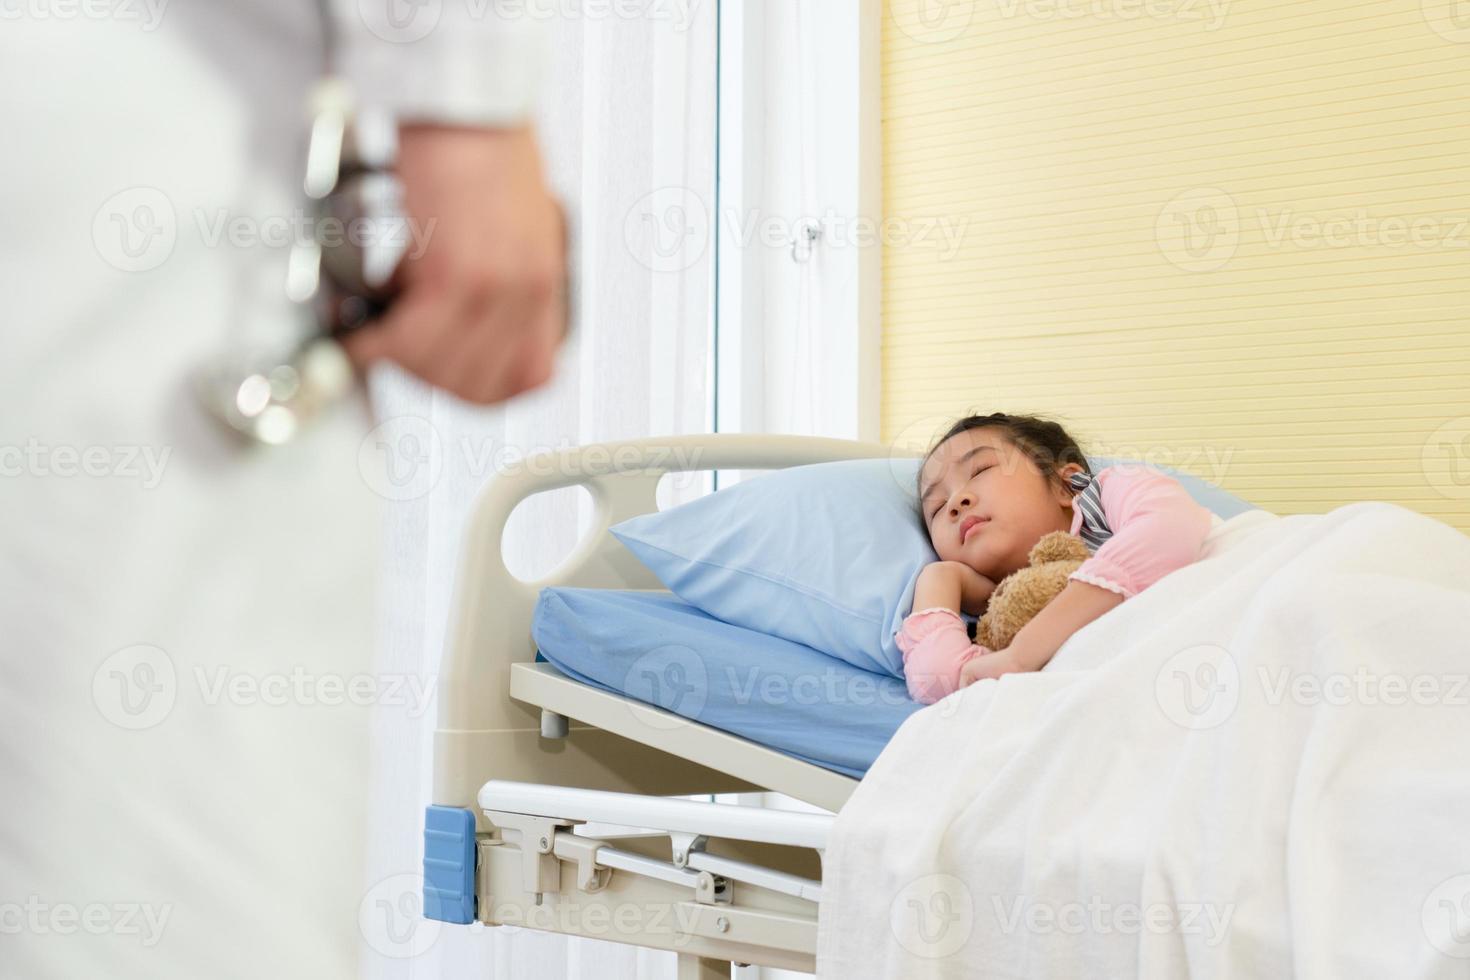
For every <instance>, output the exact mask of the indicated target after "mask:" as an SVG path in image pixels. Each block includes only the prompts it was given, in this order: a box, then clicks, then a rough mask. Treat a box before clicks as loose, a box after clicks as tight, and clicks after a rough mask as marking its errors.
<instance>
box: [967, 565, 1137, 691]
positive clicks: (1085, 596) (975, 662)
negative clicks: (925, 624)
mask: <svg viewBox="0 0 1470 980" xmlns="http://www.w3.org/2000/svg"><path fill="white" fill-rule="evenodd" d="M1122 601H1123V597H1122V596H1121V595H1119V594H1118V593H1116V592H1113V591H1110V590H1108V589H1104V588H1101V587H1099V586H1096V585H1090V584H1088V583H1087V582H1082V581H1079V580H1078V579H1073V580H1072V581H1070V582H1068V583H1067V587H1066V588H1065V589H1063V590H1062V591H1061V594H1060V595H1058V596H1057V597H1056V598H1055V599H1053V600H1052V601H1051V602H1048V603H1047V604H1046V607H1045V608H1044V609H1042V610H1041V612H1039V613H1037V614H1036V618H1035V619H1033V620H1031V622H1029V623H1027V624H1026V625H1025V626H1022V627H1021V629H1020V631H1019V632H1017V633H1016V636H1015V638H1014V639H1013V640H1011V645H1010V646H1008V647H1006V648H1005V649H1004V650H998V651H996V652H995V653H989V654H985V655H983V656H979V657H974V658H972V659H970V660H968V661H966V663H965V665H964V667H963V669H962V670H961V671H960V686H961V687H965V686H966V685H969V684H972V683H974V682H975V681H978V680H981V679H983V678H986V677H999V676H1000V675H1001V674H1010V673H1014V672H1016V671H1022V670H1040V669H1041V668H1042V667H1044V666H1045V665H1046V662H1047V661H1048V660H1050V659H1051V658H1052V654H1054V653H1056V652H1057V651H1058V650H1060V649H1061V647H1062V644H1063V643H1065V642H1067V637H1069V636H1071V635H1072V634H1073V633H1075V632H1077V631H1078V630H1080V629H1081V628H1082V627H1084V626H1086V625H1087V624H1088V623H1090V622H1092V621H1093V620H1094V619H1097V618H1098V617H1099V616H1101V615H1102V614H1103V613H1105V612H1107V611H1108V610H1109V609H1113V608H1114V607H1116V606H1117V605H1118V604H1119V603H1121V602H1122Z"/></svg>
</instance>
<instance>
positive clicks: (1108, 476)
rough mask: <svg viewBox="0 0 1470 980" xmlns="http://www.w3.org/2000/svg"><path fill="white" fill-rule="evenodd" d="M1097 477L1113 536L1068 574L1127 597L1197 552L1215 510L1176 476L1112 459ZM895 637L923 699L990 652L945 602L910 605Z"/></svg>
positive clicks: (912, 687) (947, 687)
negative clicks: (924, 606)
mask: <svg viewBox="0 0 1470 980" xmlns="http://www.w3.org/2000/svg"><path fill="white" fill-rule="evenodd" d="M1093 479H1094V480H1095V481H1096V483H1097V488H1098V497H1099V499H1100V501H1101V503H1102V510H1103V517H1104V518H1105V519H1106V520H1107V524H1108V527H1109V528H1110V529H1111V530H1112V532H1113V536H1112V537H1110V538H1109V539H1108V540H1107V541H1105V542H1103V544H1102V545H1101V546H1100V547H1099V548H1098V549H1097V552H1096V553H1095V554H1093V555H1092V557H1091V558H1089V559H1088V560H1087V561H1085V562H1083V563H1082V566H1081V567H1080V568H1078V569H1077V570H1076V571H1075V572H1073V573H1072V574H1071V575H1069V576H1068V578H1069V579H1077V580H1079V581H1082V582H1087V583H1089V584H1090V585H1096V586H1099V587H1101V588H1104V589H1109V590H1111V591H1113V592H1116V593H1118V594H1119V595H1121V596H1122V597H1123V598H1124V599H1127V598H1130V597H1131V596H1134V595H1137V594H1138V593H1139V592H1142V591H1143V590H1144V589H1146V588H1148V587H1149V586H1150V585H1152V584H1153V583H1155V582H1157V581H1158V580H1159V579H1161V578H1163V577H1164V576H1165V575H1168V574H1169V573H1170V572H1172V571H1174V570H1175V569H1178V568H1183V567H1184V566H1185V565H1188V564H1190V563H1191V562H1193V561H1194V560H1195V559H1196V558H1198V557H1199V553H1200V548H1201V546H1203V544H1204V541H1205V538H1206V536H1208V535H1209V533H1210V529H1211V528H1212V527H1213V526H1214V524H1215V521H1216V518H1215V516H1214V515H1213V514H1211V513H1210V511H1209V510H1207V509H1206V508H1204V507H1202V506H1200V505H1199V504H1197V503H1195V501H1194V498H1193V497H1191V496H1190V495H1189V491H1187V490H1185V489H1184V487H1183V485H1182V484H1180V483H1179V481H1178V480H1175V479H1174V478H1173V477H1171V476H1168V475H1166V474H1164V473H1160V472H1159V471H1157V470H1153V469H1149V468H1147V467H1144V466H1110V467H1108V468H1107V469H1104V470H1102V471H1101V472H1099V473H1097V474H1095V475H1094V477H1093ZM1082 517H1083V515H1082V510H1081V509H1080V508H1074V513H1073V516H1072V528H1071V533H1073V534H1076V533H1077V532H1078V531H1079V530H1080V529H1081V527H1082ZM894 639H895V642H896V643H897V644H898V648H899V650H900V651H902V653H903V667H904V677H905V678H906V680H907V682H908V689H909V696H910V697H912V698H913V699H914V700H915V701H919V702H921V703H923V704H933V703H934V702H935V701H938V700H939V699H940V698H942V697H944V696H945V695H946V694H949V693H951V692H952V691H955V690H957V689H958V688H959V680H960V668H961V667H963V666H964V665H965V663H966V662H967V661H969V660H970V659H971V658H973V657H977V656H979V655H980V654H982V653H988V652H989V651H988V650H986V649H985V648H984V647H982V646H979V645H977V644H975V643H972V642H970V636H969V634H968V633H967V632H966V630H965V621H964V619H963V618H961V616H960V614H959V613H958V612H956V611H955V610H953V609H945V608H944V607H942V606H935V607H933V608H929V609H917V610H915V611H913V612H912V613H910V614H909V616H908V618H906V619H905V620H904V621H903V626H902V627H901V628H900V629H899V631H898V634H897V635H896V636H895V638H894Z"/></svg>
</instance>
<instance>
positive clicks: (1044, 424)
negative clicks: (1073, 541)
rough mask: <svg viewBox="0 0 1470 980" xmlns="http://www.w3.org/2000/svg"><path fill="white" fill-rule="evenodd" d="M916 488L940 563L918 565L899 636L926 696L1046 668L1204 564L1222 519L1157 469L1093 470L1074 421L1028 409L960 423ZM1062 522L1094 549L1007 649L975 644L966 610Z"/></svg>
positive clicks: (979, 606)
mask: <svg viewBox="0 0 1470 980" xmlns="http://www.w3.org/2000/svg"><path fill="white" fill-rule="evenodd" d="M918 493H919V510H920V515H919V516H920V520H922V521H923V523H924V526H925V528H926V529H927V530H928V532H929V539H930V541H931V542H932V543H933V545H934V551H935V554H937V555H938V556H939V561H936V562H933V563H931V564H929V565H927V566H925V567H924V569H923V570H922V571H921V572H920V573H919V579H918V583H917V585H916V587H915V590H914V605H913V612H911V613H910V614H909V616H908V617H907V618H906V619H905V620H904V622H903V626H902V628H901V629H900V630H899V633H898V635H897V637H896V642H897V644H898V648H899V650H900V651H902V653H903V664H904V676H905V678H906V679H907V682H908V689H909V694H910V696H912V697H913V698H914V700H916V701H920V702H923V703H924V704H932V703H933V702H935V701H937V700H939V699H940V698H942V697H944V696H945V695H946V694H949V693H951V692H952V691H955V690H957V689H958V688H961V687H965V686H967V685H969V684H972V683H974V682H975V681H977V680H981V679H983V678H988V677H999V676H1000V675H1002V674H1008V673H1012V672H1015V671H1030V670H1039V669H1041V667H1042V666H1043V665H1045V664H1046V662H1047V661H1048V660H1050V659H1051V657H1052V654H1054V653H1056V651H1057V650H1058V649H1059V648H1060V647H1061V645H1062V644H1063V643H1064V642H1065V641H1066V639H1067V638H1068V637H1069V636H1071V635H1072V634H1073V633H1075V632H1076V631H1077V630H1079V629H1081V628H1082V627H1083V626H1086V625H1087V624H1088V623H1090V622H1092V621H1093V620H1094V619H1097V618H1098V617H1099V616H1101V615H1102V614H1103V613H1105V612H1107V611H1108V610H1110V609H1112V608H1113V607H1115V606H1117V605H1118V604H1119V603H1121V602H1122V601H1123V600H1124V599H1127V598H1129V597H1130V596H1133V595H1136V594H1137V593H1139V592H1141V591H1143V590H1144V589H1146V588H1148V587H1149V586H1150V585H1152V584H1153V583H1154V582H1156V581H1158V580H1159V579H1161V578H1163V577H1164V576H1165V575H1167V574H1169V573H1170V572H1172V571H1174V570H1175V569H1177V568H1182V567H1183V566H1185V565H1188V564H1190V563H1191V562H1193V561H1195V560H1196V559H1197V558H1198V557H1199V555H1200V549H1201V547H1202V546H1203V544H1204V541H1205V537H1206V536H1207V535H1208V534H1209V533H1210V530H1211V528H1212V527H1213V526H1214V524H1215V523H1216V522H1217V519H1216V518H1215V517H1214V515H1212V514H1211V513H1210V511H1208V510H1207V509H1205V508H1204V507H1202V506H1200V505H1199V504H1198V503H1196V502H1195V501H1194V498H1192V497H1191V496H1190V495H1189V492H1188V491H1187V490H1185V489H1184V487H1183V486H1182V485H1181V484H1180V483H1179V481H1177V480H1175V479H1173V478H1172V477H1170V476H1168V475H1166V474H1164V473H1161V472H1159V471H1157V470H1153V469H1149V468H1147V467H1143V466H1121V467H1109V468H1106V469H1103V470H1102V471H1100V472H1099V473H1097V474H1095V475H1094V474H1092V473H1091V472H1090V471H1089V469H1088V465H1087V458H1086V456H1085V455H1084V454H1083V452H1082V450H1081V449H1080V448H1079V447H1078V445H1077V443H1076V441H1075V440H1074V439H1073V438H1072V437H1071V436H1069V435H1068V434H1067V432H1066V430H1065V429H1063V428H1062V427H1061V426H1060V425H1058V424H1057V423H1056V422H1052V421H1050V420H1047V419H1042V418H1037V417H1035V416H1028V415H1005V414H1000V413H997V414H993V415H972V416H968V417H966V418H963V419H961V420H959V421H958V422H956V423H955V424H954V425H953V426H952V427H951V428H950V429H949V431H948V432H946V433H945V435H944V436H943V437H941V438H940V439H939V441H938V442H937V443H935V445H934V447H933V448H931V449H930V450H929V452H928V453H927V454H926V455H925V457H924V461H923V463H922V465H921V466H920V467H919V485H918ZM1052 531H1069V532H1071V533H1072V534H1076V535H1077V536H1079V537H1080V538H1082V540H1083V542H1084V543H1085V544H1086V545H1087V549H1088V551H1089V552H1090V553H1091V557H1090V558H1089V559H1088V560H1087V561H1086V562H1084V563H1083V564H1082V566H1081V567H1080V568H1078V569H1077V570H1076V571H1075V572H1073V573H1072V574H1071V575H1070V576H1069V578H1068V582H1067V587H1066V588H1065V589H1064V590H1063V591H1062V593H1061V594H1060V595H1058V596H1057V597H1056V598H1055V599H1053V600H1052V601H1051V602H1050V603H1049V604H1048V605H1047V606H1046V608H1045V609H1043V610H1042V611H1041V612H1040V613H1039V614H1037V616H1036V618H1035V619H1033V620H1032V621H1031V622H1029V623H1027V624H1026V625H1025V626H1024V627H1023V628H1022V629H1021V631H1020V632H1019V633H1017V634H1016V637H1015V639H1014V640H1012V641H1011V645H1010V646H1008V647H1007V648H1006V649H1004V650H987V649H985V648H984V647H982V646H978V645H976V644H975V643H972V642H971V641H970V636H969V633H968V632H967V631H966V627H965V621H964V620H963V619H962V618H961V616H960V613H961V612H965V613H970V614H973V615H980V614H981V613H983V612H984V610H985V606H986V603H987V602H988V601H989V599H990V594H991V592H993V591H994V590H995V586H996V583H997V582H999V581H1001V580H1002V579H1004V578H1005V577H1006V576H1007V575H1009V574H1010V573H1012V572H1014V571H1016V570H1018V569H1021V568H1024V567H1026V564H1027V557H1028V555H1029V553H1030V551H1031V548H1032V547H1033V546H1034V545H1035V544H1036V543H1037V542H1038V541H1039V540H1041V538H1042V536H1043V535H1046V534H1048V533H1050V532H1052Z"/></svg>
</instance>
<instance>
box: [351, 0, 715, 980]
mask: <svg viewBox="0 0 1470 980" xmlns="http://www.w3.org/2000/svg"><path fill="white" fill-rule="evenodd" d="M633 7H637V8H638V12H639V16H637V17H633V16H629V13H630V12H631V11H632V8H633ZM526 10H527V11H528V15H539V16H548V15H554V16H550V20H551V23H550V25H549V26H550V28H551V31H552V34H553V44H552V49H553V52H554V55H553V61H552V64H551V65H550V66H549V68H550V70H549V71H547V72H546V76H545V77H546V79H547V84H546V88H545V90H544V92H543V99H542V111H541V115H540V119H539V132H540V136H541V140H542V147H543V152H544V155H545V158H546V163H547V167H548V171H549V174H550V178H551V181H552V183H553V185H554V186H555V188H556V189H557V191H558V193H560V194H561V195H562V196H563V199H564V200H566V201H567V202H568V204H569V205H570V206H571V208H572V210H573V214H574V216H575V217H574V227H575V233H576V244H575V248H576V252H577V258H578V271H579V278H578V279H577V282H576V294H575V306H576V309H577V312H578V317H577V319H576V322H575V323H574V326H573V331H574V332H573V335H572V338H571V340H569V341H568V343H567V345H566V346H565V347H564V348H563V350H562V352H561V354H560V359H559V363H558V368H557V371H556V376H555V379H554V380H553V381H552V382H551V383H549V384H548V385H547V386H546V387H544V388H542V389H540V390H538V391H535V392H532V393H530V394H528V395H523V396H521V397H520V398H518V399H516V400H514V401H512V402H511V403H509V404H505V405H501V406H495V407H491V408H487V409H479V408H472V407H469V406H466V405H464V404H462V403H459V402H456V401H454V400H453V399H451V398H449V397H447V396H443V395H440V394H438V393H435V392H432V391H430V390H428V389H426V388H424V387H423V386H421V385H418V384H416V383H414V382H413V381H412V380H411V379H407V378H405V377H403V376H402V375H400V374H396V373H384V374H382V375H379V376H378V377H376V378H375V379H374V399H375V403H376V407H377V411H378V415H379V417H380V419H381V420H382V425H381V426H380V428H379V429H378V430H376V432H375V435H374V437H373V438H372V439H370V441H369V444H368V448H369V451H380V452H383V453H387V454H390V456H391V457H393V459H394V461H395V462H396V463H399V464H401V466H400V469H399V471H398V472H399V473H400V476H401V479H399V480H396V481H394V482H392V483H390V484H385V485H384V487H383V488H382V490H383V493H384V495H385V496H388V497H390V498H391V502H390V505H389V506H388V508H387V512H388V518H387V528H386V534H387V542H388V543H387V556H386V561H385V575H384V587H383V597H382V607H383V611H382V614H381V615H382V619H383V641H382V644H381V650H380V652H379V654H378V668H377V670H378V672H379V673H382V674H388V675H411V676H414V677H418V678H422V679H424V680H425V681H426V682H428V681H431V680H432V679H433V678H434V677H435V676H436V674H437V670H438V663H439V658H440V653H441V651H442V648H443V643H444V635H445V627H446V623H447V620H448V617H449V615H450V598H451V592H452V587H453V580H454V575H455V572H456V569H457V567H458V555H459V551H460V548H461V544H462V537H461V534H462V527H463V523H464V519H465V517H466V515H467V512H468V509H469V507H470V505H471V503H472V502H473V501H474V499H475V497H476V495H477V493H478V491H479V490H480V488H481V487H482V486H483V485H484V484H485V482H486V481H487V480H488V479H490V478H491V477H492V476H493V473H494V470H495V468H496V467H497V466H499V465H504V464H506V463H508V462H510V461H512V460H514V459H518V458H520V457H522V456H525V455H527V454H529V453H533V452H536V451H538V450H541V449H549V448H558V447H564V446H573V445H579V444H583V443H589V442H601V441H605V440H612V439H624V438H633V437H639V436H649V435H664V434H670V433H686V432H704V431H709V429H710V420H711V396H712V391H711V387H712V385H711V372H710V357H709V355H710V350H711V346H710V332H711V315H710V310H711V302H712V297H711V283H712V268H713V267H712V263H713V258H714V257H713V247H712V230H713V225H712V221H713V212H712V203H713V192H714V162H715V119H716V101H715V100H716V91H715V70H716V8H715V5H713V4H684V3H668V4H664V3H651V4H641V5H627V4H606V3H598V4H587V5H585V7H581V8H580V9H579V5H577V4H574V3H571V2H560V3H547V4H527V5H526ZM531 12H534V14H532V13H531ZM707 479H708V477H707V476H706V475H705V474H698V475H690V476H688V477H687V478H684V479H682V480H680V479H676V478H669V479H667V480H666V481H665V483H664V485H663V486H662V487H661V488H660V505H661V506H664V507H667V506H670V505H672V504H674V503H679V502H682V501H683V500H685V499H690V498H692V497H695V496H698V495H699V494H700V493H703V492H705V491H706V480H707ZM573 514H576V515H577V520H576V521H575V522H569V521H568V518H569V517H570V516H571V515H573ZM590 517H591V509H590V499H589V498H587V496H586V493H585V491H582V490H580V489H571V488H569V489H565V490H560V491H556V492H553V493H547V494H541V495H538V496H536V497H533V498H531V499H529V500H527V501H526V502H525V503H523V504H522V506H521V507H520V508H519V509H518V510H517V511H516V513H515V514H514V515H513V516H512V519H511V521H510V526H509V528H508V530H507V542H506V558H507V562H508V563H509V565H510V567H511V569H512V570H513V571H514V572H515V573H516V574H517V575H519V576H520V577H522V578H535V577H539V576H541V575H544V574H546V573H547V572H549V571H550V570H551V568H552V567H553V566H554V565H555V564H556V563H557V562H558V561H559V560H560V559H561V558H562V557H563V556H565V555H566V554H567V553H569V552H570V550H571V549H572V547H573V545H574V544H575V542H576V540H577V539H578V537H579V536H580V535H581V534H582V533H584V531H585V529H586V528H587V526H588V524H589V522H590ZM413 714H414V712H413V711H411V710H407V709H404V708H393V707H387V706H385V707H382V708H380V709H378V710H377V714H376V720H375V727H374V763H373V775H372V782H373V799H372V803H371V812H370V817H369V819H370V821H371V829H370V838H369V839H370V844H369V855H368V863H369V868H370V874H369V880H368V882H366V883H365V895H366V897H365V898H364V901H363V904H362V907H361V909H360V910H359V925H360V927H361V929H362V933H363V937H364V941H365V943H366V945H367V948H368V949H369V952H368V953H367V954H366V964H365V967H364V976H367V977H371V978H374V980H379V978H406V977H413V978H426V977H434V978H437V977H454V978H468V977H475V978H486V977H494V978H497V980H512V978H514V980H543V978H544V980H561V978H564V977H565V978H571V980H577V978H586V980H593V978H596V980H634V978H645V977H672V976H673V971H674V960H673V956H672V954H668V953H661V952H654V951H649V950H646V949H639V948H636V947H632V946H627V945H620V944H612V943H604V942H600V941H593V940H585V939H576V938H573V939H566V938H562V937H559V936H556V935H553V934H548V933H540V932H536V931H533V930H529V929H519V928H515V927H504V926H502V927H494V928H488V929H487V928H480V927H478V926H473V927H468V928H466V927H460V926H441V925H439V924H437V923H430V922H423V921H419V920H417V918H416V917H417V913H418V909H419V901H418V898H417V889H418V887H419V885H420V883H421V879H420V878H419V874H420V872H421V868H422V865H421V861H422V821H423V808H424V806H425V805H426V804H427V803H428V802H429V791H430V757H431V743H432V733H433V727H434V712H433V709H432V707H431V708H430V709H429V710H428V711H425V712H423V713H422V714H421V715H419V716H418V717H414V716H413Z"/></svg>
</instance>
